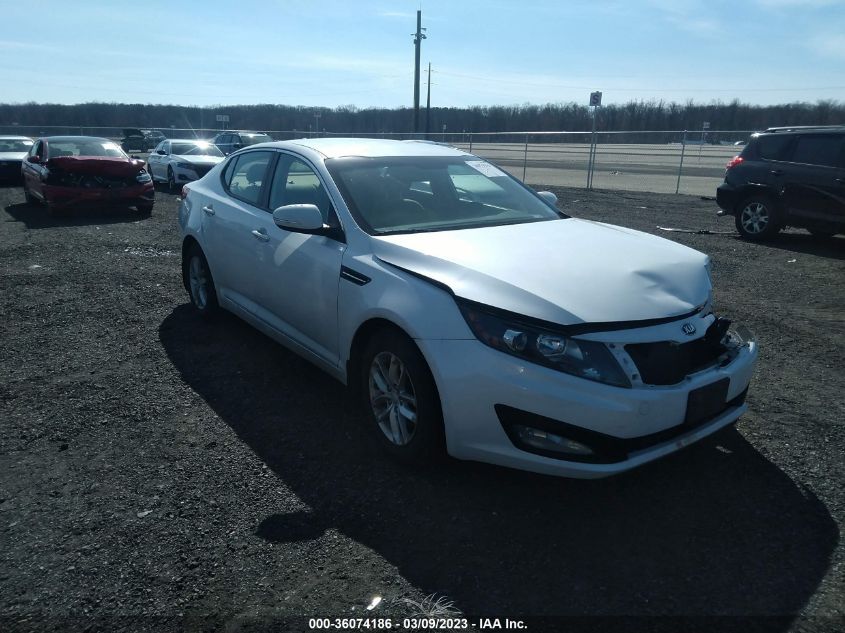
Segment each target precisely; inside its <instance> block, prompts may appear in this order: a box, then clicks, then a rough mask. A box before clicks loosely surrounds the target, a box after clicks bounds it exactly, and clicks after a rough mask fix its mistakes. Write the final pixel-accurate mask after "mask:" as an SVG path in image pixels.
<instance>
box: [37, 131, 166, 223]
mask: <svg viewBox="0 0 845 633" xmlns="http://www.w3.org/2000/svg"><path fill="white" fill-rule="evenodd" d="M21 170H22V173H23V180H24V183H23V187H24V195H25V196H26V200H27V202H30V203H38V202H40V203H43V204H44V205H46V207H47V210H48V212H49V213H50V214H51V215H57V214H59V213H61V212H63V211H66V210H70V209H73V208H75V207H81V206H92V205H121V206H134V207H135V208H136V209H138V211H141V212H142V213H150V212H152V210H153V204H154V203H155V187H154V186H153V181H152V179H151V178H150V175H149V174H148V173H147V170H146V169H144V161H141V160H137V159H134V158H130V157H129V156H127V155H126V154H125V153H124V152H123V150H122V149H120V147H119V146H118V145H117V144H116V143H114V142H113V141H110V140H108V139H105V138H97V137H94V136H48V137H45V138H40V139H38V140H37V141H35V143H34V144H33V145H32V147H31V148H30V150H29V153H28V154H27V156H26V158H25V159H24V161H23V164H22V168H21Z"/></svg>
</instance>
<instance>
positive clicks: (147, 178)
mask: <svg viewBox="0 0 845 633" xmlns="http://www.w3.org/2000/svg"><path fill="white" fill-rule="evenodd" d="M135 180H137V181H138V182H140V183H144V182H150V180H152V178H150V175H149V174H148V173H147V172H146V171H143V170H142V171H141V172H140V173H139V174H138V175H137V176H135Z"/></svg>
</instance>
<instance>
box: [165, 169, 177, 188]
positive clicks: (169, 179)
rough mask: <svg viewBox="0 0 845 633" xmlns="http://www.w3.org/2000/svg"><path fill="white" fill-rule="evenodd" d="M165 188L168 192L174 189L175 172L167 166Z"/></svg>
mask: <svg viewBox="0 0 845 633" xmlns="http://www.w3.org/2000/svg"><path fill="white" fill-rule="evenodd" d="M167 190H168V191H169V192H170V193H173V192H174V191H176V174H174V173H173V168H172V167H168V168H167Z"/></svg>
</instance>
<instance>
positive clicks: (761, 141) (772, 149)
mask: <svg viewBox="0 0 845 633" xmlns="http://www.w3.org/2000/svg"><path fill="white" fill-rule="evenodd" d="M794 139H795V137H794V136H791V135H788V134H781V135H777V134H773V135H771V136H761V137H760V138H758V139H757V152H758V154H759V155H760V158H762V159H763V160H788V157H787V151H788V150H789V145H790V143H791V142H792V141H793V140H794Z"/></svg>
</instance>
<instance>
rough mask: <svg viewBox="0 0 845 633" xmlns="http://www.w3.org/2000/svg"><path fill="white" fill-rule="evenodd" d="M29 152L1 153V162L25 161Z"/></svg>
mask: <svg viewBox="0 0 845 633" xmlns="http://www.w3.org/2000/svg"><path fill="white" fill-rule="evenodd" d="M27 154H29V152H0V160H23V159H24V158H26V155H27Z"/></svg>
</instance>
